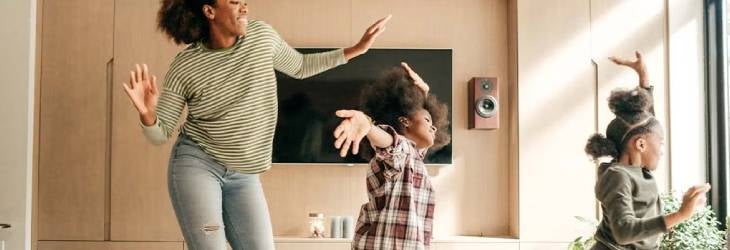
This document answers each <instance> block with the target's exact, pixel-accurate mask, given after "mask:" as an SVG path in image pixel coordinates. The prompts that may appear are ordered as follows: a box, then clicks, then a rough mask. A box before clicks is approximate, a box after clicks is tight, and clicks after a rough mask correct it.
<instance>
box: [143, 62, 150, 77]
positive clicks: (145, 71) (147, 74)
mask: <svg viewBox="0 0 730 250" xmlns="http://www.w3.org/2000/svg"><path fill="white" fill-rule="evenodd" d="M149 79H150V69H149V67H147V64H146V63H143V64H142V81H144V80H149Z"/></svg>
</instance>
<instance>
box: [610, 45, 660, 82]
mask: <svg viewBox="0 0 730 250" xmlns="http://www.w3.org/2000/svg"><path fill="white" fill-rule="evenodd" d="M634 53H635V54H636V60H634V61H629V60H626V59H623V58H618V57H615V56H612V57H609V58H608V59H610V60H611V61H613V62H614V63H615V64H618V65H623V66H626V67H629V68H631V69H633V70H634V71H636V74H637V75H639V86H640V87H642V88H645V89H648V88H649V87H651V84H650V83H649V73H648V72H647V71H646V64H644V61H643V60H642V58H641V53H639V51H634Z"/></svg>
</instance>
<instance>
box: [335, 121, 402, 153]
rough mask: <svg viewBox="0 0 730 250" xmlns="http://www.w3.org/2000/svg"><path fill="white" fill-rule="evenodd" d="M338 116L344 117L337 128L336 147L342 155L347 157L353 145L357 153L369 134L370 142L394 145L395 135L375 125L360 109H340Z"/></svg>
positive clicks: (353, 151) (380, 146) (382, 146)
mask: <svg viewBox="0 0 730 250" xmlns="http://www.w3.org/2000/svg"><path fill="white" fill-rule="evenodd" d="M335 114H336V115H337V116H338V117H340V118H344V120H342V122H341V123H340V125H339V126H337V128H335V131H334V136H335V148H337V149H340V156H341V157H345V156H346V155H347V151H349V149H350V147H352V153H353V154H357V153H358V151H359V147H360V141H361V140H362V138H363V137H365V136H367V137H368V141H370V144H371V145H373V146H375V147H378V148H385V147H388V146H391V145H393V141H394V139H393V136H392V135H390V134H388V132H385V131H384V130H382V129H381V128H378V127H377V126H374V125H373V122H372V119H370V117H368V116H367V115H365V114H364V113H363V112H361V111H358V110H338V111H337V112H336V113H335Z"/></svg>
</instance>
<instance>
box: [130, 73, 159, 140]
mask: <svg viewBox="0 0 730 250" xmlns="http://www.w3.org/2000/svg"><path fill="white" fill-rule="evenodd" d="M134 66H135V70H133V71H130V72H129V84H127V83H124V85H123V86H122V87H124V92H126V93H127V96H128V97H129V100H130V101H131V102H132V104H134V107H135V108H136V109H137V111H138V112H139V117H140V120H141V121H142V124H144V125H146V126H150V125H152V124H154V123H155V119H156V117H155V114H156V112H155V111H156V110H157V101H158V100H159V99H160V92H159V90H158V87H157V77H155V76H152V77H150V74H149V69H148V68H147V64H142V66H141V67H140V65H139V64H135V65H134Z"/></svg>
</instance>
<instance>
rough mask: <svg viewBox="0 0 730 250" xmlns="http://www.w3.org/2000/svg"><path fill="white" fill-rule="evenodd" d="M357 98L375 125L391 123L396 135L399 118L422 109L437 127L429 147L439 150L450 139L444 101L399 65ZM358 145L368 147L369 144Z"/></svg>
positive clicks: (447, 113) (400, 128)
mask: <svg viewBox="0 0 730 250" xmlns="http://www.w3.org/2000/svg"><path fill="white" fill-rule="evenodd" d="M360 100H361V105H360V106H361V108H362V111H363V112H364V113H366V114H367V115H369V116H370V117H371V118H372V119H373V121H375V123H376V124H384V125H390V126H391V127H393V128H394V129H395V130H396V131H397V132H398V133H399V134H403V132H404V130H405V127H404V126H403V124H401V123H400V122H399V121H398V117H401V116H402V117H411V116H412V115H413V114H415V113H416V112H417V111H419V110H421V109H425V110H426V111H428V113H429V114H431V121H432V123H433V126H434V127H436V136H435V138H434V143H433V146H431V148H432V149H439V148H441V147H443V146H445V145H446V144H448V143H449V141H451V135H449V132H448V126H449V119H448V115H449V110H448V107H447V106H446V104H445V103H443V102H441V101H439V100H438V99H437V98H436V96H435V95H433V94H429V95H428V96H427V95H425V94H424V93H423V91H422V90H421V89H420V88H418V87H417V86H416V85H415V84H413V80H412V79H411V78H410V77H409V76H408V73H407V72H406V71H405V70H404V69H403V68H402V67H400V66H398V67H393V68H392V69H390V70H388V71H386V73H385V74H384V76H383V77H381V78H380V79H379V80H378V81H376V82H375V83H374V84H372V85H369V86H367V87H366V88H365V89H364V90H363V91H362V95H361V98H360ZM361 148H363V149H368V148H370V146H369V145H368V146H367V147H361ZM366 151H367V150H363V152H364V154H363V157H365V158H366V159H368V158H370V157H371V156H372V152H366Z"/></svg>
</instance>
